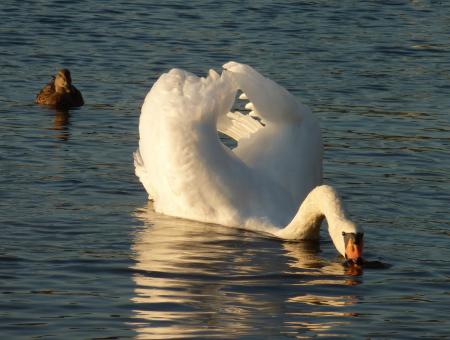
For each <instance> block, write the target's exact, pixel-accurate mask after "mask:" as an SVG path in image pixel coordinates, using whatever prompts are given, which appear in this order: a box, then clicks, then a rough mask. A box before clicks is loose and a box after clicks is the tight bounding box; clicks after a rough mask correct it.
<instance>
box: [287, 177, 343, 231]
mask: <svg viewBox="0 0 450 340" xmlns="http://www.w3.org/2000/svg"><path fill="white" fill-rule="evenodd" d="M324 218H326V219H327V222H328V226H329V231H330V234H335V233H336V229H338V228H339V226H340V225H341V224H343V223H346V222H347V218H346V216H345V212H344V209H343V206H342V202H341V199H340V198H339V196H338V194H337V193H336V191H335V190H334V189H333V188H332V187H331V186H328V185H321V186H318V187H316V188H314V189H313V190H312V191H311V192H310V193H309V194H308V196H307V197H306V198H305V200H304V201H303V203H302V204H301V206H300V208H299V210H298V212H297V214H296V215H295V217H294V219H293V220H292V222H291V223H290V224H289V225H288V226H287V227H286V228H284V229H283V230H281V231H280V236H281V237H284V238H289V239H318V238H319V233H320V225H321V223H322V221H323V219H324Z"/></svg>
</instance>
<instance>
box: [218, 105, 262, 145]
mask: <svg viewBox="0 0 450 340" xmlns="http://www.w3.org/2000/svg"><path fill="white" fill-rule="evenodd" d="M262 127H263V125H262V124H261V123H260V122H259V121H257V120H256V119H255V118H253V117H251V116H250V115H245V114H242V113H241V112H239V111H235V112H228V113H227V114H226V115H223V116H220V117H219V119H218V123H217V130H218V131H219V132H222V133H223V134H225V135H227V136H229V137H231V138H233V139H234V140H236V141H237V142H239V140H241V139H244V138H249V137H250V136H251V135H252V134H253V133H255V132H256V131H258V130H259V129H261V128H262Z"/></svg>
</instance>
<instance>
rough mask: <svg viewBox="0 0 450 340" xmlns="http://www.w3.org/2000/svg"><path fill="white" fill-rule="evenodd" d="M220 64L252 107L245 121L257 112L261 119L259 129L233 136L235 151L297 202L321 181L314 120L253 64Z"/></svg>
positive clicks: (319, 140)
mask: <svg viewBox="0 0 450 340" xmlns="http://www.w3.org/2000/svg"><path fill="white" fill-rule="evenodd" d="M224 69H225V71H224V73H228V74H229V75H230V78H231V79H232V80H233V81H234V82H235V84H236V87H237V88H238V89H240V90H241V91H243V93H244V94H245V95H244V96H245V97H247V98H248V99H249V101H250V103H249V104H248V105H247V106H246V107H247V108H249V109H251V110H252V111H251V112H250V114H249V115H245V118H246V120H253V121H255V119H253V118H251V116H256V117H257V118H260V119H262V121H263V123H264V126H263V125H262V124H261V123H259V122H258V124H259V125H260V126H259V127H258V129H255V130H253V131H252V132H251V133H250V132H247V134H246V135H245V137H246V138H240V139H239V140H238V145H237V147H236V148H235V149H233V152H234V154H235V155H236V156H238V157H239V158H240V159H241V160H242V161H243V162H244V163H245V164H246V165H247V166H249V167H250V168H251V169H253V171H254V172H255V173H258V174H261V175H262V176H265V177H270V178H271V179H272V180H274V181H276V182H277V183H278V184H279V185H280V186H282V187H283V188H284V189H285V190H287V191H288V192H289V193H290V194H291V196H292V201H293V202H295V204H300V203H301V202H302V201H303V199H304V198H305V197H306V195H307V194H308V193H309V192H310V191H311V190H312V189H313V188H314V187H315V186H317V185H319V184H321V182H322V140H321V135H320V128H319V123H318V121H317V119H316V118H315V117H314V115H313V114H312V112H311V110H310V109H309V108H308V107H307V106H306V105H304V104H302V103H301V102H300V101H299V100H298V99H297V98H296V97H294V96H293V95H292V94H290V93H289V92H288V91H287V90H286V89H285V88H283V87H282V86H280V85H279V84H277V83H276V82H274V81H272V80H271V79H268V78H266V77H264V76H262V75H261V74H259V73H258V72H257V71H256V70H254V69H253V68H252V67H250V66H248V65H244V64H239V63H236V62H229V63H227V64H225V65H224ZM242 130H243V129H242V128H241V131H242ZM247 130H248V129H247ZM241 135H242V133H241Z"/></svg>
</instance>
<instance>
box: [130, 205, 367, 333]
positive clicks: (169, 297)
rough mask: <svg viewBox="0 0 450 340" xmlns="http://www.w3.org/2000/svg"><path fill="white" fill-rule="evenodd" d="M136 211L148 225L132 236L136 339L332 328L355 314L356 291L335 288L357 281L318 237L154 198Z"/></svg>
mask: <svg viewBox="0 0 450 340" xmlns="http://www.w3.org/2000/svg"><path fill="white" fill-rule="evenodd" d="M136 216H137V217H138V219H139V220H141V221H142V222H143V224H144V225H143V227H142V229H140V230H139V231H138V232H137V233H136V235H135V238H134V242H133V251H134V254H135V261H136V263H135V265H134V267H133V268H132V270H133V280H134V281H135V284H136V288H135V296H134V297H133V298H132V301H133V303H135V308H134V310H135V321H133V322H132V324H133V325H134V327H135V330H136V332H137V333H138V336H137V338H138V339H139V338H141V339H144V338H145V339H155V338H158V339H164V338H167V339H169V338H170V339H172V338H179V337H195V336H199V335H202V336H206V337H208V336H210V337H217V336H219V337H226V335H227V334H228V335H230V334H233V336H238V335H239V336H245V335H253V336H256V335H257V334H263V333H264V334H271V333H270V332H276V333H277V334H280V332H281V333H283V332H286V334H287V333H292V332H296V333H304V332H305V331H307V332H312V333H314V334H316V335H329V334H330V332H331V330H332V329H334V328H335V327H338V326H340V325H342V324H346V323H348V322H349V321H348V318H349V317H354V316H355V315H356V314H355V313H352V312H349V308H348V307H349V306H351V305H354V304H356V303H357V302H358V300H357V298H356V297H355V296H353V295H351V294H345V295H343V294H342V288H340V289H337V291H336V292H333V289H332V287H333V286H339V287H342V286H344V287H348V285H351V284H355V283H356V281H355V282H352V283H349V282H348V279H349V278H348V276H347V275H346V274H345V271H344V270H345V268H344V267H343V266H342V264H341V263H339V262H336V263H332V264H330V263H328V262H327V261H325V260H323V259H321V258H320V257H319V255H318V252H319V244H318V243H309V242H300V243H295V242H285V243H283V242H278V241H275V240H274V239H273V238H270V237H266V236H265V235H261V234H256V233H254V232H250V231H246V230H241V229H235V228H230V227H223V226H219V225H210V224H204V223H199V222H194V221H188V220H183V219H177V218H174V217H169V216H164V215H160V214H157V213H155V212H154V210H153V206H152V202H149V204H148V206H146V207H144V208H142V209H139V210H138V211H137V212H136ZM331 247H332V246H331ZM329 287H331V288H329ZM352 289H353V288H352V287H348V290H349V292H351V290H352ZM324 291H327V293H325V294H324ZM328 291H329V294H328ZM341 309H345V311H343V310H341ZM324 316H326V317H325V318H324ZM330 316H331V318H330ZM268 332H269V333H268ZM274 335H275V333H274Z"/></svg>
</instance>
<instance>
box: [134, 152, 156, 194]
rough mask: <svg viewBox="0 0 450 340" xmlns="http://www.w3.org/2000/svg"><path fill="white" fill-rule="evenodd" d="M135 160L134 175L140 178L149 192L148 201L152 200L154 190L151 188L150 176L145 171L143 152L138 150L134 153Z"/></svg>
mask: <svg viewBox="0 0 450 340" xmlns="http://www.w3.org/2000/svg"><path fill="white" fill-rule="evenodd" d="M133 159H134V173H135V174H136V176H137V177H138V178H139V180H140V181H141V183H142V185H143V186H144V188H145V190H146V191H147V193H148V199H149V200H152V199H153V195H152V193H151V191H152V190H151V188H150V183H149V176H148V173H147V171H146V170H145V166H144V160H143V159H142V156H141V152H140V151H139V149H137V150H136V152H133Z"/></svg>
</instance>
